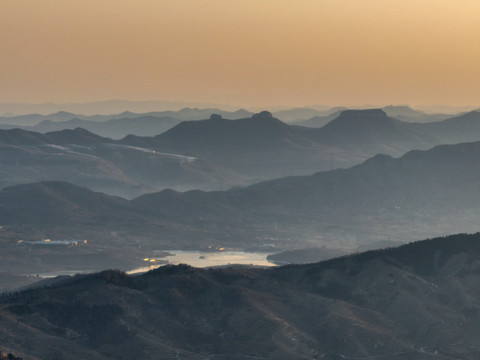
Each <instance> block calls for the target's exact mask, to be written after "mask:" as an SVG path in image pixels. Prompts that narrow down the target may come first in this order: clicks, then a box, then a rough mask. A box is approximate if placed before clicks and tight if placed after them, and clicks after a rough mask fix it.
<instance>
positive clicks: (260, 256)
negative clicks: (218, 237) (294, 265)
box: [127, 250, 275, 274]
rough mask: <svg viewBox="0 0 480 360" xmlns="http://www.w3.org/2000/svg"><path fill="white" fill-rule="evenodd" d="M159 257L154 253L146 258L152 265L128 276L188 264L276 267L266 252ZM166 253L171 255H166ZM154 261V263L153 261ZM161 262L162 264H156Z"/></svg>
mask: <svg viewBox="0 0 480 360" xmlns="http://www.w3.org/2000/svg"><path fill="white" fill-rule="evenodd" d="M158 253H160V255H159V256H156V255H155V252H153V254H152V255H153V257H147V258H145V262H146V264H147V263H149V264H150V265H148V266H145V267H140V268H138V269H134V270H131V271H128V272H127V273H128V274H135V273H140V272H145V271H148V270H151V269H154V268H158V267H159V266H162V265H165V263H167V262H168V264H172V265H178V264H187V265H191V266H193V267H208V266H222V265H233V264H238V265H255V266H275V264H273V263H271V262H270V261H268V260H267V256H268V255H269V253H264V252H246V251H183V250H163V251H158ZM164 253H169V255H166V256H165V254H164ZM152 260H153V261H152ZM156 262H159V263H160V264H156Z"/></svg>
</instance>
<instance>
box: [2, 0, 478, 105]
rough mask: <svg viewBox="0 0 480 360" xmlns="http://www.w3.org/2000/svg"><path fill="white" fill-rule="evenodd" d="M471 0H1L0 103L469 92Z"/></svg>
mask: <svg viewBox="0 0 480 360" xmlns="http://www.w3.org/2000/svg"><path fill="white" fill-rule="evenodd" d="M479 14H480V1H478V0H455V1H454V0H418V1H400V0H361V1H359V0H295V1H293V0H288V1H287V0H136V1H133V0H101V1H98V0H82V1H69V0H2V1H0V24H1V25H0V102H2V103H5V102H30V103H39V102H83V101H95V100H107V99H114V98H115V99H127V100H153V99H158V100H184V101H195V102H216V103H225V104H235V105H239V106H245V107H248V106H257V105H289V106H290V105H298V106H301V105H307V104H325V105H332V106H333V105H364V104H380V105H387V104H411V105H415V104H440V103H443V104H451V105H472V104H473V105H474V104H477V105H478V104H479V102H480V101H478V99H480V86H479V84H480V66H479V64H480V46H479V43H480V22H479V21H478V18H479Z"/></svg>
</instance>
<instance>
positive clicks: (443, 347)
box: [0, 234, 480, 360]
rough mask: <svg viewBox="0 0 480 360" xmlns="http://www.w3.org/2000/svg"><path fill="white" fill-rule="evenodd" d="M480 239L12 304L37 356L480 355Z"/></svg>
mask: <svg viewBox="0 0 480 360" xmlns="http://www.w3.org/2000/svg"><path fill="white" fill-rule="evenodd" d="M479 244H480V235H479V234H475V235H455V236H450V237H446V238H438V239H433V240H426V241H422V242H417V243H412V244H408V245H405V246H402V247H399V248H393V249H388V250H379V251H371V252H366V253H362V254H358V255H355V256H349V257H343V258H339V259H334V260H329V261H326V262H321V263H316V264H308V265H298V266H287V267H280V268H276V269H268V270H267V269H255V268H238V267H229V268H210V269H204V270H201V269H195V268H191V267H188V266H185V265H179V266H166V267H162V268H159V269H157V270H154V271H150V272H148V273H146V274H144V275H141V276H135V277H132V276H127V275H125V274H124V273H121V272H119V271H104V272H102V273H99V274H94V275H82V276H76V277H73V278H70V279H59V280H58V281H57V282H56V283H52V284H50V286H47V287H44V288H36V289H32V290H27V291H22V292H18V293H15V294H11V295H4V296H3V297H1V298H0V319H1V322H2V324H3V326H2V327H1V328H0V336H1V338H2V339H3V342H2V347H4V348H8V350H9V351H10V352H12V353H14V354H15V355H16V356H22V357H27V356H28V357H29V358H30V357H31V358H33V359H47V358H48V359H50V358H61V359H71V360H76V359H85V358H89V359H110V358H112V359H113V358H116V359H118V358H125V359H131V358H161V359H170V358H172V359H178V358H180V359H192V360H196V359H198V360H200V359H205V358H217V357H221V358H228V359H246V358H249V359H250V358H255V359H312V358H313V359H328V360H333V359H362V358H388V359H396V360H407V359H408V360H410V359H425V358H435V359H441V360H453V359H472V360H473V359H476V358H477V357H478V355H479V353H480V348H479V346H478V344H479V342H480V338H479V334H480V331H479V330H480V329H479V325H478V324H479V323H480V318H479V314H480V305H479V304H478V301H476V299H477V298H478V295H479V294H478V286H476V284H477V283H478V281H479V280H480V279H479V278H478V276H479V273H480V260H479V259H480V245H479Z"/></svg>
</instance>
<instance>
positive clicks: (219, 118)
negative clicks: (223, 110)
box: [209, 114, 223, 120]
mask: <svg viewBox="0 0 480 360" xmlns="http://www.w3.org/2000/svg"><path fill="white" fill-rule="evenodd" d="M209 119H210V120H222V119H223V118H222V115H219V114H212V115H210V118H209Z"/></svg>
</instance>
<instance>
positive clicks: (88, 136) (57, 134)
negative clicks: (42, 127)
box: [45, 128, 108, 144]
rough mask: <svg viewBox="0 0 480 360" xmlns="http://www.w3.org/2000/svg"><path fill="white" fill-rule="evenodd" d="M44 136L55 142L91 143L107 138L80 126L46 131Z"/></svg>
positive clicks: (101, 141)
mask: <svg viewBox="0 0 480 360" xmlns="http://www.w3.org/2000/svg"><path fill="white" fill-rule="evenodd" d="M45 136H46V137H47V138H48V139H49V140H50V141H53V143H55V144H91V143H103V142H105V140H108V139H107V138H103V137H101V136H98V135H95V134H93V133H91V132H90V131H88V130H85V129H82V128H75V129H73V130H70V129H65V130H60V131H53V132H49V133H46V134H45Z"/></svg>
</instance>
